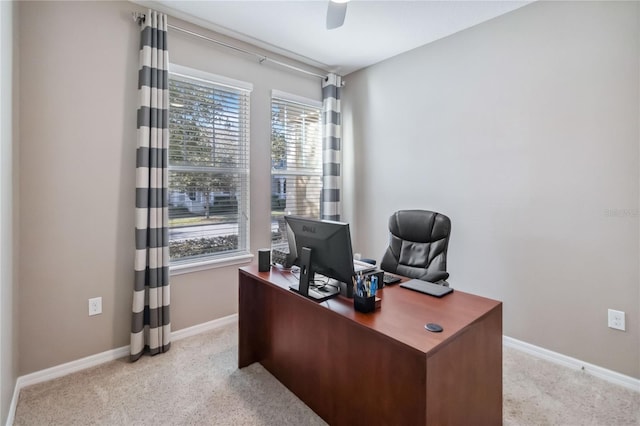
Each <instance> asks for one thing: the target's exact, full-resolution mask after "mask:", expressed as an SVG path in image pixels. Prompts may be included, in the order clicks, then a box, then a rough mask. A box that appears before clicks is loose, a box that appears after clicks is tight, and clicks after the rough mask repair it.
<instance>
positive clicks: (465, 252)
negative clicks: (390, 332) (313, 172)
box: [343, 2, 640, 378]
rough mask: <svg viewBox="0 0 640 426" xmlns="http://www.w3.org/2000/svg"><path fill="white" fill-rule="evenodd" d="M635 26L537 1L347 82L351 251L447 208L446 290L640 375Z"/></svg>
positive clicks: (630, 6) (636, 14)
mask: <svg viewBox="0 0 640 426" xmlns="http://www.w3.org/2000/svg"><path fill="white" fill-rule="evenodd" d="M639 18H640V10H639V3H638V2H606V3H599V2H537V3H534V4H531V5H528V6H525V7H524V8H522V9H519V10H517V11H515V12H512V13H509V14H506V15H503V16H501V17H499V18H496V19H494V20H492V21H489V22H487V23H484V24H481V25H478V26H476V27H474V28H472V29H469V30H467V31H464V32H461V33H458V34H455V35H453V36H450V37H448V38H446V39H443V40H440V41H438V42H435V43H433V44H430V45H427V46H423V47H421V48H418V49H416V50H413V51H411V52H408V53H405V54H402V55H399V56H397V57H394V58H392V59H390V60H387V61H384V62H381V63H379V64H376V65H375V66H372V67H370V68H367V69H365V70H362V71H360V72H356V73H354V74H351V75H348V76H346V78H345V80H346V87H345V91H344V98H343V99H344V100H343V109H344V112H345V117H344V120H345V129H344V130H345V153H344V157H345V170H346V176H345V183H344V190H345V198H346V199H347V200H349V201H352V202H346V203H345V217H344V218H345V219H346V220H349V221H351V222H352V224H353V226H354V232H353V233H354V247H355V250H357V251H360V252H362V253H363V254H365V255H367V256H375V257H377V258H378V259H379V258H380V257H381V255H382V253H383V251H384V249H385V247H386V243H387V235H386V233H385V232H384V231H385V230H386V229H387V220H388V217H389V216H390V215H391V213H392V212H393V211H395V210H396V209H406V208H424V209H432V210H436V211H440V212H443V213H445V214H447V215H449V216H450V217H451V220H452V227H453V230H452V237H451V242H450V251H449V269H450V272H451V279H450V282H451V285H452V286H453V287H455V288H456V289H459V290H464V291H469V292H473V293H477V294H481V295H485V296H488V297H492V298H496V299H499V300H502V301H503V302H504V334H505V335H507V336H510V337H513V338H516V339H520V340H523V341H525V342H528V343H531V344H534V345H538V346H541V347H543V348H547V349H550V350H552V351H556V352H559V353H562V354H565V355H568V356H571V357H575V358H578V359H581V360H583V361H586V362H589V363H593V364H596V365H599V366H602V367H605V368H609V369H612V370H615V371H617V372H620V373H623V374H626V375H629V376H632V377H635V378H640V356H639V351H640V340H639V336H640V332H639V325H640V324H639V323H640V321H639V314H640V312H639V306H640V295H639V278H640V277H639V272H638V265H639V258H640V256H639V254H640V253H639V226H638V222H639V218H638V207H639V197H638V194H639V190H640V176H639V170H640V167H639V149H638V148H639V140H640V132H639V114H640V111H639V105H640V97H639V84H638V83H639V77H640V67H639V62H640V56H639V52H640V45H639V39H640V37H639V36H640V26H639ZM354 165H355V166H354ZM608 308H614V309H618V310H622V311H625V312H626V314H627V316H626V321H627V331H626V332H621V331H616V330H612V329H609V328H607V309H608Z"/></svg>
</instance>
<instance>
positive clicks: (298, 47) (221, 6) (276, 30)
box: [136, 0, 531, 75]
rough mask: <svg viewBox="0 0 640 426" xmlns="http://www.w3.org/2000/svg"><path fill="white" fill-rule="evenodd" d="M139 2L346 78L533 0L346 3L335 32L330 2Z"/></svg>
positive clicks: (364, 0) (359, 0)
mask: <svg viewBox="0 0 640 426" xmlns="http://www.w3.org/2000/svg"><path fill="white" fill-rule="evenodd" d="M136 3H139V4H144V5H146V6H149V7H153V8H155V9H157V10H160V11H163V12H166V13H168V14H170V15H173V16H175V17H177V18H180V19H184V20H187V21H190V22H193V23H196V24H198V25H201V26H204V27H207V28H209V29H211V30H214V31H217V32H219V33H222V34H225V35H229V36H232V37H234V38H236V39H239V40H242V41H246V42H249V43H252V44H254V45H257V46H259V47H262V48H266V49H268V50H271V51H273V52H275V53H279V54H283V55H285V56H287V57H290V58H293V59H297V60H300V61H302V62H304V63H307V64H309V65H312V66H315V67H319V68H321V69H324V70H325V71H331V72H336V73H338V74H341V75H346V74H349V73H351V72H353V71H356V70H358V69H360V68H364V67H366V66H369V65H372V64H375V63H377V62H380V61H382V60H384V59H387V58H390V57H392V56H395V55H398V54H400V53H402V52H406V51H408V50H411V49H414V48H416V47H419V46H422V45H424V44H427V43H430V42H432V41H435V40H438V39H441V38H443V37H446V36H448V35H450V34H453V33H455V32H458V31H461V30H464V29H466V28H469V27H472V26H474V25H477V24H479V23H481V22H484V21H487V20H489V19H492V18H495V17H496V16H499V15H502V14H504V13H507V12H510V11H512V10H515V9H517V8H519V7H522V6H524V5H526V4H529V3H531V1H516V0H509V1H486V0H475V1H454V0H443V1H432V0H421V1H415V0H414V1H402V0H374V1H371V0H351V2H350V3H349V4H348V6H347V14H346V18H345V21H344V25H343V26H342V27H340V28H337V29H334V30H327V29H326V28H325V19H326V13H327V3H328V0H288V1H273V0H260V1H175V0H160V1H136Z"/></svg>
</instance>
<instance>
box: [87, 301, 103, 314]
mask: <svg viewBox="0 0 640 426" xmlns="http://www.w3.org/2000/svg"><path fill="white" fill-rule="evenodd" d="M101 313H102V297H94V298H93V299H89V316H92V315H98V314H101Z"/></svg>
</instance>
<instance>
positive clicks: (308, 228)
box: [302, 225, 316, 234]
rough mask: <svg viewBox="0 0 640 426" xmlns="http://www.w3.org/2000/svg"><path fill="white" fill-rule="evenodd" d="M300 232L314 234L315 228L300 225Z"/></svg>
mask: <svg viewBox="0 0 640 426" xmlns="http://www.w3.org/2000/svg"><path fill="white" fill-rule="evenodd" d="M302 232H309V233H311V234H315V233H316V227H315V226H307V225H302Z"/></svg>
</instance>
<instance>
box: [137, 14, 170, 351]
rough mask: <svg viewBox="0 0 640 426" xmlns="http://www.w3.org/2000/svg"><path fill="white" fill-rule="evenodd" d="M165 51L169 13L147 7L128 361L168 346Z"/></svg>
mask: <svg viewBox="0 0 640 426" xmlns="http://www.w3.org/2000/svg"><path fill="white" fill-rule="evenodd" d="M168 69H169V52H168V51H167V16H166V15H164V14H160V13H157V12H155V11H151V10H149V12H148V13H147V15H146V17H145V19H144V22H143V23H142V29H141V34H140V66H139V69H138V94H139V97H140V101H139V105H138V143H137V151H136V218H135V224H136V230H135V231H136V235H135V239H136V257H135V283H134V289H133V321H132V324H131V354H130V359H131V360H132V361H135V360H137V359H138V358H140V356H141V355H142V354H143V353H144V352H145V350H146V351H148V352H149V353H150V354H151V355H155V354H158V353H161V352H166V351H168V350H169V348H170V346H171V340H170V339H171V321H170V317H169V291H170V287H169V232H168V230H169V213H168V201H167V186H168V182H169V179H168V170H167V152H168V149H169V130H168V115H169V114H168V113H169V90H168Z"/></svg>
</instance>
